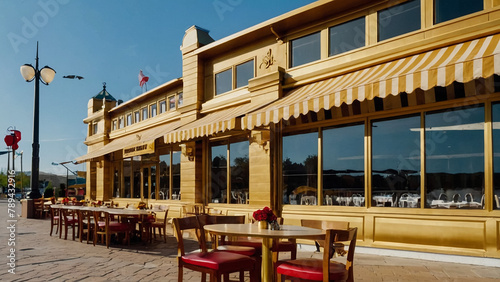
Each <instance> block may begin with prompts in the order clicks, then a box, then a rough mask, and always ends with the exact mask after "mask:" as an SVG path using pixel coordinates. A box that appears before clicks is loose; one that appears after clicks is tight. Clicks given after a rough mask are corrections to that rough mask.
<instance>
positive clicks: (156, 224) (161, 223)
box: [151, 207, 168, 243]
mask: <svg viewBox="0 0 500 282" xmlns="http://www.w3.org/2000/svg"><path fill="white" fill-rule="evenodd" d="M167 215H168V207H167V208H166V210H165V216H164V217H163V219H162V220H158V218H157V217H156V214H155V221H153V222H151V231H152V234H153V237H154V239H155V240H156V229H158V233H159V234H160V238H161V236H162V230H163V241H164V242H165V243H167V221H168V219H167Z"/></svg>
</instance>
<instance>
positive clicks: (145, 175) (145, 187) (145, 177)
mask: <svg viewBox="0 0 500 282" xmlns="http://www.w3.org/2000/svg"><path fill="white" fill-rule="evenodd" d="M142 197H143V198H144V199H149V167H143V168H142ZM152 199H153V198H152Z"/></svg>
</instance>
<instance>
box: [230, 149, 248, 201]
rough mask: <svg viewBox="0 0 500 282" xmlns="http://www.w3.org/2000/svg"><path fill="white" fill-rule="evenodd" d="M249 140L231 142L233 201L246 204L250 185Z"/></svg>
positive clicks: (231, 189)
mask: <svg viewBox="0 0 500 282" xmlns="http://www.w3.org/2000/svg"><path fill="white" fill-rule="evenodd" d="M248 148H249V144H248V141H242V142H238V143H231V144H229V155H230V157H231V159H230V166H231V188H230V191H231V203H233V204H246V203H247V200H248V192H249V191H248V187H249V175H248V174H249V163H248Z"/></svg>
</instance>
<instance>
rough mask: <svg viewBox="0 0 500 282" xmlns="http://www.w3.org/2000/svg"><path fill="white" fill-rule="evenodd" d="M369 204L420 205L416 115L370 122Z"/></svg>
mask: <svg viewBox="0 0 500 282" xmlns="http://www.w3.org/2000/svg"><path fill="white" fill-rule="evenodd" d="M372 206H378V207H405V208H418V207H419V206H420V116H412V117H406V118H399V119H394V120H384V121H374V122H373V123H372Z"/></svg>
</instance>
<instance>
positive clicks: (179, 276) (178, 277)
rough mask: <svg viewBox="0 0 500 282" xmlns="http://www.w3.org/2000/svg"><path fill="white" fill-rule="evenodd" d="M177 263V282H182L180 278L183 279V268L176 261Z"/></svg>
mask: <svg viewBox="0 0 500 282" xmlns="http://www.w3.org/2000/svg"><path fill="white" fill-rule="evenodd" d="M178 264H179V269H177V281H178V282H182V279H183V277H182V274H183V273H182V271H183V269H182V266H181V265H180V263H178ZM202 275H203V274H202Z"/></svg>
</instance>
